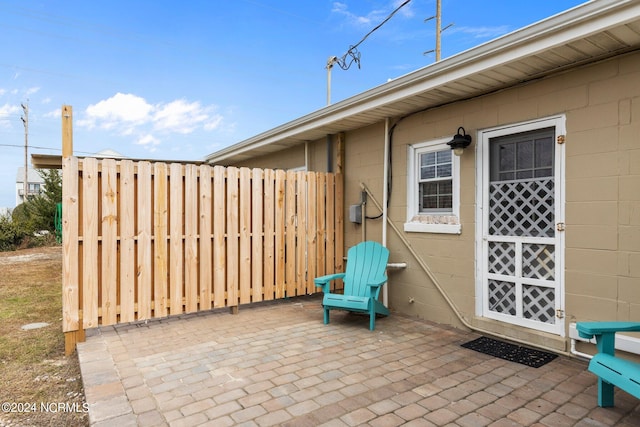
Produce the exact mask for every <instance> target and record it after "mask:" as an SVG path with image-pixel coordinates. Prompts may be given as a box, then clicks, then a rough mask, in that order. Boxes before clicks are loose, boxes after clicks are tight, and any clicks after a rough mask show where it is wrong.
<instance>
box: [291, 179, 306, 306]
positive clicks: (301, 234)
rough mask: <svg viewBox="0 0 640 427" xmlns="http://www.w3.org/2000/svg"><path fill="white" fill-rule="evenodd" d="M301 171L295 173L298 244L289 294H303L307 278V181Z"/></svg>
mask: <svg viewBox="0 0 640 427" xmlns="http://www.w3.org/2000/svg"><path fill="white" fill-rule="evenodd" d="M304 175H305V174H304V173H303V172H297V173H296V181H297V185H296V193H297V208H296V209H297V211H298V231H297V233H296V235H297V236H298V246H297V249H298V250H297V254H296V265H297V269H296V282H295V284H293V286H292V289H291V296H294V295H303V294H304V290H305V282H306V280H307V254H306V252H307V251H306V249H307V232H308V229H307V195H306V192H305V191H304V190H305V189H306V187H307V183H306V181H305V179H304Z"/></svg>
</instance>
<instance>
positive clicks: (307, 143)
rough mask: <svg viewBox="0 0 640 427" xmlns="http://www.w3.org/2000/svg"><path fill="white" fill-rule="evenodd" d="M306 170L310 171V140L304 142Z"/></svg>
mask: <svg viewBox="0 0 640 427" xmlns="http://www.w3.org/2000/svg"><path fill="white" fill-rule="evenodd" d="M304 171H305V172H309V141H305V142H304Z"/></svg>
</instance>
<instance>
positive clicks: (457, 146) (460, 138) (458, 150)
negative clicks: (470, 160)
mask: <svg viewBox="0 0 640 427" xmlns="http://www.w3.org/2000/svg"><path fill="white" fill-rule="evenodd" d="M460 132H462V133H460ZM469 144H471V135H467V133H466V132H465V130H464V128H463V127H462V126H460V127H459V128H458V133H457V134H455V135H454V136H453V139H452V140H451V141H449V142H447V145H448V146H450V147H451V149H452V150H453V154H455V155H456V156H462V153H463V151H464V149H465V148H467V147H468V146H469Z"/></svg>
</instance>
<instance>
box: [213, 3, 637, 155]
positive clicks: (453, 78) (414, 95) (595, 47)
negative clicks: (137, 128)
mask: <svg viewBox="0 0 640 427" xmlns="http://www.w3.org/2000/svg"><path fill="white" fill-rule="evenodd" d="M637 49H640V2H639V1H637V0H593V1H590V2H588V3H585V4H583V5H580V6H577V7H574V8H573V9H569V10H568V11H566V12H563V13H560V14H557V15H554V16H552V17H550V18H547V19H545V20H543V21H540V22H538V23H535V24H532V25H529V26H527V27H524V28H522V29H520V30H517V31H514V32H512V33H509V34H507V35H505V36H502V37H500V38H498V39H495V40H493V41H490V42H487V43H485V44H482V45H480V46H477V47H475V48H472V49H469V50H466V51H464V52H461V53H459V54H457V55H454V56H452V57H450V58H447V59H444V60H442V61H439V62H437V63H434V64H432V65H429V66H427V67H424V68H421V69H419V70H416V71H414V72H412V73H409V74H406V75H404V76H402V77H399V78H397V79H394V80H392V81H390V82H388V83H385V84H383V85H380V86H377V87H375V88H373V89H370V90H368V91H366V92H362V93H360V94H358V95H355V96H353V97H350V98H348V99H345V100H343V101H341V102H338V103H336V104H333V105H329V106H327V107H325V108H322V109H320V110H317V111H315V112H312V113H310V114H307V115H305V116H302V117H300V118H298V119H295V120H292V121H290V122H288V123H285V124H283V125H281V126H278V127H276V128H273V129H271V130H268V131H266V132H263V133H261V134H259V135H256V136H254V137H252V138H249V139H246V140H244V141H241V142H239V143H237V144H235V145H232V146H230V147H227V148H225V149H222V150H220V151H217V152H215V153H213V154H210V155H209V156H207V157H206V158H205V161H206V162H209V163H211V164H221V165H231V164H236V163H238V162H242V161H243V160H247V159H250V158H254V157H259V156H262V155H265V154H270V153H273V152H276V151H279V150H282V149H285V148H288V147H291V146H293V145H297V144H300V143H303V142H306V141H314V140H318V139H320V138H324V137H326V135H333V134H336V133H339V132H345V131H349V130H354V129H358V128H361V127H363V126H368V125H371V124H374V123H378V122H380V121H382V120H384V119H385V118H395V117H403V116H406V115H408V114H411V113H414V112H416V111H421V110H426V109H429V108H435V107H439V106H442V105H446V104H449V103H452V102H456V101H460V100H464V99H469V98H473V97H476V96H480V95H483V94H487V93H491V92H494V91H496V90H500V89H504V88H508V87H512V86H515V85H518V84H521V83H524V82H528V81H531V80H534V79H539V78H542V77H545V76H548V75H550V74H555V73H558V72H561V71H564V70H567V69H570V68H573V67H577V66H580V65H584V64H588V63H593V62H596V61H599V60H602V59H605V58H609V57H612V56H615V55H619V54H623V53H626V52H630V51H633V50H637Z"/></svg>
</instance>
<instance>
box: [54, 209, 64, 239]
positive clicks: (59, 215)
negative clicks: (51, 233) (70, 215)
mask: <svg viewBox="0 0 640 427" xmlns="http://www.w3.org/2000/svg"><path fill="white" fill-rule="evenodd" d="M54 221H55V224H56V242H58V244H60V243H62V203H58V204H57V205H56V216H55V218H54Z"/></svg>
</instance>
